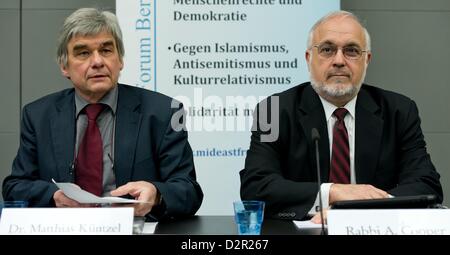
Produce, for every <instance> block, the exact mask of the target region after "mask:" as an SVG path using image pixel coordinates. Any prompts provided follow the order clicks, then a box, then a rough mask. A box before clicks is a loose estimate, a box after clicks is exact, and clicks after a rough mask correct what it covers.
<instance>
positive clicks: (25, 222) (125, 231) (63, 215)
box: [0, 207, 134, 235]
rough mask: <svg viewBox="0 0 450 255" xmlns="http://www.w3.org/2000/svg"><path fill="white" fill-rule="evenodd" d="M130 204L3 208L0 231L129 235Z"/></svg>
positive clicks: (8, 232) (14, 232)
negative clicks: (118, 205) (107, 206)
mask: <svg viewBox="0 0 450 255" xmlns="http://www.w3.org/2000/svg"><path fill="white" fill-rule="evenodd" d="M133 214H134V211H133V208H132V207H121V208H4V209H3V210H2V214H1V218H0V234H1V235H131V234H132V232H133Z"/></svg>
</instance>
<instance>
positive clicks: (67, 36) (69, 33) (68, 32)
mask: <svg viewBox="0 0 450 255" xmlns="http://www.w3.org/2000/svg"><path fill="white" fill-rule="evenodd" d="M102 32H108V33H110V34H111V35H112V36H113V37H114V40H115V41H116V47H117V52H118V53H119V57H120V59H122V58H123V56H124V54H125V49H124V46H123V40H122V31H121V30H120V26H119V21H118V20H117V17H116V15H114V14H113V13H111V12H109V11H100V10H98V9H95V8H81V9H78V10H76V11H75V12H74V13H72V14H71V15H70V16H69V17H67V18H66V20H65V21H64V25H63V27H62V29H61V32H60V34H59V37H58V49H57V53H56V61H57V62H58V64H60V65H64V66H65V67H67V54H68V50H67V45H68V44H69V41H70V40H71V39H72V38H73V37H75V36H89V35H97V34H100V33H102Z"/></svg>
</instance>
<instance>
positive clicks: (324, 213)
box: [311, 209, 328, 224]
mask: <svg viewBox="0 0 450 255" xmlns="http://www.w3.org/2000/svg"><path fill="white" fill-rule="evenodd" d="M327 212H328V209H324V210H323V211H322V214H323V221H324V224H327ZM311 221H312V222H313V223H316V224H322V219H321V218H320V212H317V213H316V215H314V217H312V218H311Z"/></svg>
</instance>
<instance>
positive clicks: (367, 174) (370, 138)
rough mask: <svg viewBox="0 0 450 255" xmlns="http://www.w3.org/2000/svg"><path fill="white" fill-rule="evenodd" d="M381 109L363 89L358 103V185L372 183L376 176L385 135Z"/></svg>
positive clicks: (356, 157) (356, 133) (356, 146)
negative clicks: (383, 135)
mask: <svg viewBox="0 0 450 255" xmlns="http://www.w3.org/2000/svg"><path fill="white" fill-rule="evenodd" d="M383 122H384V121H383V119H382V118H381V116H380V108H379V107H378V105H377V104H376V103H375V101H374V100H373V99H372V97H371V96H370V95H369V93H368V92H367V91H366V90H364V87H362V88H361V91H360V92H359V94H358V99H357V102H356V120H355V175H356V182H357V183H370V182H371V180H373V178H374V175H375V170H376V167H377V162H378V156H379V151H380V146H381V136H382V134H383Z"/></svg>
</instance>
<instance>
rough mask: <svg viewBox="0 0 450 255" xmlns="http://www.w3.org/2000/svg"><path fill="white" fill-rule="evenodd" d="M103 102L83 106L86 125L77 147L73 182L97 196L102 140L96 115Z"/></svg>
mask: <svg viewBox="0 0 450 255" xmlns="http://www.w3.org/2000/svg"><path fill="white" fill-rule="evenodd" d="M103 108H104V105H103V104H89V105H87V106H86V107H85V108H84V111H85V112H86V115H87V118H88V125H87V128H86V132H85V133H84V137H83V140H82V141H81V143H80V146H79V149H78V156H77V162H76V175H75V183H76V184H77V185H78V186H80V187H81V188H82V189H84V190H86V191H89V192H91V193H92V194H95V195H97V196H100V195H101V194H102V193H103V142H102V136H101V134H100V129H99V128H98V126H97V117H98V116H99V115H100V113H101V112H102V111H103Z"/></svg>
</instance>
